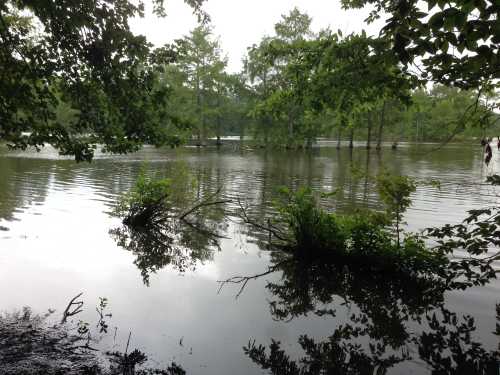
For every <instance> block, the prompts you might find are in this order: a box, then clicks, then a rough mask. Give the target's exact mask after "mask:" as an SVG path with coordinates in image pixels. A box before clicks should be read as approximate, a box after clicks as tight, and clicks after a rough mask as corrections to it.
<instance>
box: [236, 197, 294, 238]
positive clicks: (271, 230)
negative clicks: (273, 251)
mask: <svg viewBox="0 0 500 375" xmlns="http://www.w3.org/2000/svg"><path fill="white" fill-rule="evenodd" d="M238 205H239V206H240V209H241V213H242V215H243V221H244V222H245V223H247V224H250V225H252V226H253V227H255V228H257V229H261V230H263V231H266V232H269V233H270V234H272V235H273V236H274V237H276V238H277V239H278V240H281V241H284V242H288V240H287V239H286V238H285V236H284V235H282V234H280V233H278V229H277V228H273V227H272V226H271V223H269V222H268V225H267V227H266V226H265V225H262V224H259V223H257V222H255V221H253V220H252V219H250V217H249V216H248V214H247V211H246V208H245V207H243V204H242V203H241V200H240V199H239V198H238Z"/></svg>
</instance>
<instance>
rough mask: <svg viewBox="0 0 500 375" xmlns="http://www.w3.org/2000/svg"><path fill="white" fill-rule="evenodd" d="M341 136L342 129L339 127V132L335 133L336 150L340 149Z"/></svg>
mask: <svg viewBox="0 0 500 375" xmlns="http://www.w3.org/2000/svg"><path fill="white" fill-rule="evenodd" d="M341 136H342V128H341V127H340V126H339V130H338V131H337V148H340V137H341Z"/></svg>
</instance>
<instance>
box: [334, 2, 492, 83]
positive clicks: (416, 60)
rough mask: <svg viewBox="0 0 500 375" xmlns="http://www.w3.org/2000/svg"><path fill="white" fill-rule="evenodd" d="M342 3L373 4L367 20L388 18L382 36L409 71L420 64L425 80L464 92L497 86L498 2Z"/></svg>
mask: <svg viewBox="0 0 500 375" xmlns="http://www.w3.org/2000/svg"><path fill="white" fill-rule="evenodd" d="M342 4H343V6H344V7H345V8H362V7H365V6H371V7H372V9H373V10H372V11H371V13H370V16H369V17H368V19H367V20H368V21H369V22H370V21H373V20H375V19H377V18H380V17H381V15H382V14H388V15H389V17H388V18H387V20H386V23H385V26H384V27H383V28H382V30H381V33H382V36H384V37H386V38H388V39H389V40H390V42H391V47H392V49H393V51H394V52H395V53H396V54H397V56H398V58H399V60H400V61H401V62H402V63H403V64H404V65H405V67H407V68H408V67H410V66H411V65H414V66H417V68H418V69H419V70H420V71H421V74H420V75H421V77H422V78H423V79H429V80H432V81H434V82H438V83H442V84H445V85H456V86H458V87H461V88H466V89H471V88H482V89H483V90H488V89H491V88H492V87H494V86H496V87H498V79H499V78H500V68H499V67H500V61H499V56H500V51H499V46H500V24H499V22H498V15H499V13H500V5H499V4H498V1H492V0H480V1H475V2H474V1H468V0H424V1H422V2H418V1H417V0H404V1H398V2H393V1H391V0H342ZM425 8H427V9H425ZM418 65H421V66H422V67H421V68H419V67H418Z"/></svg>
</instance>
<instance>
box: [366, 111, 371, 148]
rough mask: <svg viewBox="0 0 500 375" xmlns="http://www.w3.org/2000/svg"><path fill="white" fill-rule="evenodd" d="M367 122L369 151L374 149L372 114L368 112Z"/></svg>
mask: <svg viewBox="0 0 500 375" xmlns="http://www.w3.org/2000/svg"><path fill="white" fill-rule="evenodd" d="M366 120H367V126H368V137H367V139H366V148H367V149H368V150H369V149H370V148H372V144H371V142H372V114H371V112H368V115H367V117H366Z"/></svg>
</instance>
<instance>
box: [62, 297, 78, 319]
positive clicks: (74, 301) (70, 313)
mask: <svg viewBox="0 0 500 375" xmlns="http://www.w3.org/2000/svg"><path fill="white" fill-rule="evenodd" d="M82 294H83V292H82V293H80V294H78V295H76V296H75V297H73V299H72V300H71V301H69V303H68V306H66V309H65V310H64V312H63V316H62V319H61V324H64V323H66V321H67V320H68V317H70V316H73V315H76V314H79V313H81V312H82V311H83V309H82V308H83V301H77V299H78V298H80V297H81V296H82ZM73 306H74V307H73ZM72 307H73V310H72V311H70V309H71V308H72Z"/></svg>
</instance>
